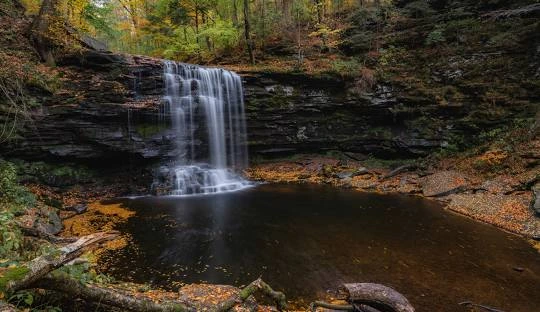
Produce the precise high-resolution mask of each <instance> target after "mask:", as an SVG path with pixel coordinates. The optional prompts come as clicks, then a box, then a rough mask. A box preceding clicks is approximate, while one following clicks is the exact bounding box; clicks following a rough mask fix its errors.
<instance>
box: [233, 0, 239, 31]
mask: <svg viewBox="0 0 540 312" xmlns="http://www.w3.org/2000/svg"><path fill="white" fill-rule="evenodd" d="M236 1H238V0H232V2H233V11H232V21H233V25H234V27H238V4H237V2H236Z"/></svg>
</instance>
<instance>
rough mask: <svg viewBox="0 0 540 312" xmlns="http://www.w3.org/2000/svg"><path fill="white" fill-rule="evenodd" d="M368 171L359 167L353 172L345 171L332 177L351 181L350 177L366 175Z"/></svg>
mask: <svg viewBox="0 0 540 312" xmlns="http://www.w3.org/2000/svg"><path fill="white" fill-rule="evenodd" d="M368 173H369V170H368V169H367V168H364V167H361V168H358V169H356V170H354V171H345V172H338V173H336V174H335V175H334V177H336V178H338V179H351V178H352V177H355V176H359V175H364V174H368Z"/></svg>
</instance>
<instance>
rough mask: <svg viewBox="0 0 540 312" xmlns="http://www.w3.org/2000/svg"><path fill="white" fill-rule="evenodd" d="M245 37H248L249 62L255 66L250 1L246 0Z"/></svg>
mask: <svg viewBox="0 0 540 312" xmlns="http://www.w3.org/2000/svg"><path fill="white" fill-rule="evenodd" d="M244 35H245V37H246V46H247V49H248V53H249V61H250V62H251V64H252V65H254V64H255V56H254V55H253V41H252V40H251V26H250V23H249V0H244Z"/></svg>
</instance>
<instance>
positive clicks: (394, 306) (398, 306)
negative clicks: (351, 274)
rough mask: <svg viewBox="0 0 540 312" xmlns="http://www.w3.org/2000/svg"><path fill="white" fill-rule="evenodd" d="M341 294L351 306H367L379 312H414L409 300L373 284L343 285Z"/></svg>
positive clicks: (390, 289)
mask: <svg viewBox="0 0 540 312" xmlns="http://www.w3.org/2000/svg"><path fill="white" fill-rule="evenodd" d="M339 293H340V294H341V295H342V296H344V298H343V299H345V300H346V301H347V302H349V303H351V304H365V305H367V306H369V307H373V308H375V309H377V310H383V311H393V312H414V308H413V306H412V305H411V304H410V303H409V301H408V300H407V298H405V297H404V296H403V295H402V294H400V293H399V292H397V291H396V290H394V289H392V288H390V287H387V286H384V285H380V284H372V283H354V284H343V285H342V286H341V287H340V289H339Z"/></svg>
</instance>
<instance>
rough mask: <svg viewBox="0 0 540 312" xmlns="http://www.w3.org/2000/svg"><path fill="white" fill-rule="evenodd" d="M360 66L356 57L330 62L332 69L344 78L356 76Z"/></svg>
mask: <svg viewBox="0 0 540 312" xmlns="http://www.w3.org/2000/svg"><path fill="white" fill-rule="evenodd" d="M360 68H361V64H360V62H358V61H357V60H356V59H350V60H335V61H334V62H332V70H333V71H334V72H336V73H337V74H338V75H340V76H341V77H344V78H345V77H347V78H352V77H356V76H357V75H358V73H359V70H360Z"/></svg>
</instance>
